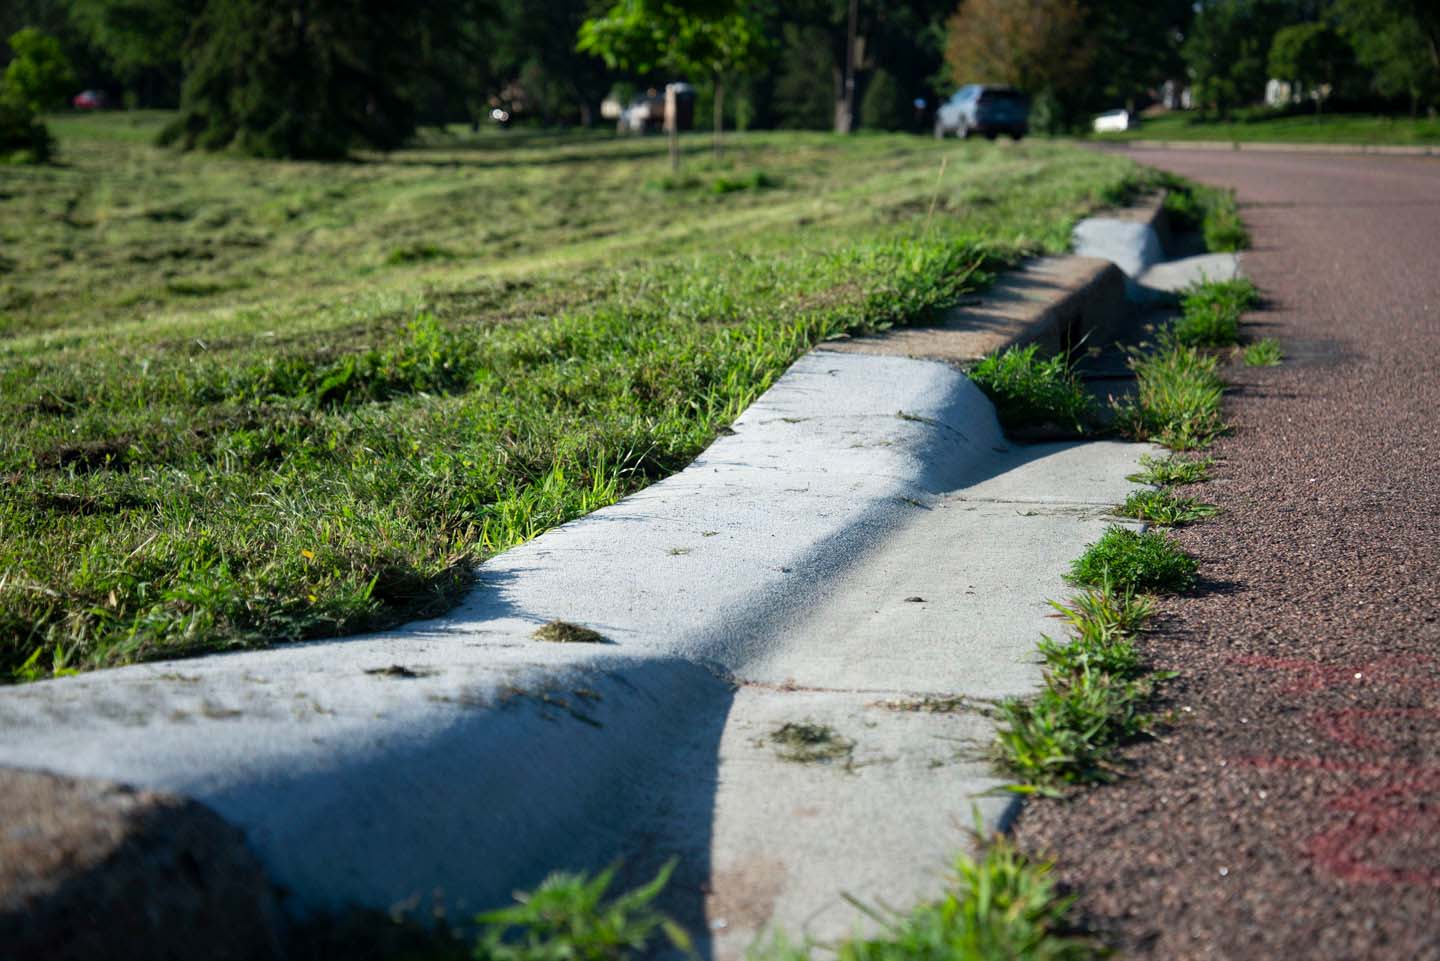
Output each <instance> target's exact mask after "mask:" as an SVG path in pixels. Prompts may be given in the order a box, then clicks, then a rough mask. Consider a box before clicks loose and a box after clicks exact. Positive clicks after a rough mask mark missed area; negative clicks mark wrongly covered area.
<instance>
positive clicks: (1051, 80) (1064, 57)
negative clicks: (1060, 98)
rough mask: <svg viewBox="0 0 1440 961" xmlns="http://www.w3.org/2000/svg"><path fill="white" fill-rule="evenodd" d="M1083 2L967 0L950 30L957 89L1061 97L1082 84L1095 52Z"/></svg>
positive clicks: (949, 57) (948, 51)
mask: <svg viewBox="0 0 1440 961" xmlns="http://www.w3.org/2000/svg"><path fill="white" fill-rule="evenodd" d="M1085 27H1086V25H1085V11H1084V10H1083V9H1082V8H1081V6H1080V4H1079V2H1078V0H963V2H962V3H961V4H960V7H959V9H957V10H956V11H955V13H954V14H952V15H951V17H950V20H949V21H948V22H947V24H946V28H945V66H946V68H947V70H948V72H949V75H950V79H951V81H953V82H954V83H955V84H957V85H958V84H966V83H995V84H1009V85H1010V86H1013V87H1016V88H1018V89H1020V90H1023V91H1025V92H1027V93H1031V94H1041V93H1046V92H1050V93H1055V92H1059V91H1061V90H1062V89H1063V88H1065V87H1067V86H1068V85H1070V84H1073V83H1076V82H1078V81H1080V80H1082V79H1083V78H1084V77H1085V75H1086V71H1087V70H1088V69H1089V67H1090V64H1091V62H1092V60H1093V59H1094V55H1095V50H1094V46H1093V45H1092V44H1091V42H1090V40H1089V38H1088V36H1087V34H1086V29H1085Z"/></svg>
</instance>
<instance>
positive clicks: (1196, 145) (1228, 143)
mask: <svg viewBox="0 0 1440 961" xmlns="http://www.w3.org/2000/svg"><path fill="white" fill-rule="evenodd" d="M1094 142H1095V143H1102V144H1107V145H1114V146H1120V147H1128V148H1133V149H1136V150H1249V151H1254V152H1258V153H1321V154H1377V155H1381V156H1391V157H1440V144H1417V145H1398V144H1397V145H1388V144H1346V143H1271V142H1255V141H1241V140H1097V141H1094Z"/></svg>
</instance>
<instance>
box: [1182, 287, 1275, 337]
mask: <svg viewBox="0 0 1440 961" xmlns="http://www.w3.org/2000/svg"><path fill="white" fill-rule="evenodd" d="M1258 302H1259V294H1258V292H1257V291H1256V289H1255V285H1254V284H1252V283H1251V282H1250V281H1249V280H1246V279H1245V278H1243V277H1242V278H1238V279H1236V280H1226V281H1207V282H1205V283H1200V284H1196V285H1194V286H1193V287H1190V288H1188V289H1187V290H1185V291H1183V292H1182V293H1181V298H1180V311H1181V313H1180V318H1179V319H1178V320H1177V321H1175V323H1174V324H1173V325H1172V326H1171V333H1172V335H1173V336H1174V338H1175V340H1177V341H1178V342H1180V343H1182V344H1185V345H1186V346H1190V347H1230V346H1233V345H1234V344H1236V343H1238V342H1239V340H1240V317H1241V315H1242V314H1244V313H1245V311H1247V310H1249V309H1250V308H1251V307H1253V306H1255V304H1256V303H1258Z"/></svg>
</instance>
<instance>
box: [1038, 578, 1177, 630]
mask: <svg viewBox="0 0 1440 961" xmlns="http://www.w3.org/2000/svg"><path fill="white" fill-rule="evenodd" d="M1050 606H1051V607H1053V608H1054V609H1055V611H1056V613H1057V614H1058V615H1059V616H1060V617H1061V618H1062V619H1063V620H1064V621H1065V622H1066V623H1067V624H1068V625H1070V627H1071V629H1072V630H1074V631H1075V633H1076V634H1077V635H1080V636H1082V637H1083V636H1084V635H1086V634H1087V633H1093V634H1097V635H1099V636H1100V637H1102V638H1112V637H1120V636H1122V635H1126V634H1135V633H1137V632H1138V631H1139V630H1140V628H1141V627H1143V626H1144V624H1145V622H1146V621H1148V620H1149V619H1150V618H1151V617H1152V616H1153V615H1154V613H1155V602H1154V601H1153V600H1151V599H1150V598H1149V597H1146V596H1145V595H1144V594H1137V593H1135V592H1134V591H1133V590H1126V591H1117V590H1115V589H1113V588H1112V587H1111V586H1110V584H1109V583H1108V582H1107V583H1103V584H1101V585H1100V586H1099V587H1095V588H1090V589H1088V590H1085V591H1081V592H1080V593H1079V594H1076V595H1075V596H1074V597H1072V598H1070V599H1069V600H1068V601H1065V602H1061V601H1051V602H1050Z"/></svg>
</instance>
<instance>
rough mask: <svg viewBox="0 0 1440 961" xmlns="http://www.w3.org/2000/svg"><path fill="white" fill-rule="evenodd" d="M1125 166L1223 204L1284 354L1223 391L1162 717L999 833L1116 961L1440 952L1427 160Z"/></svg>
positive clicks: (1166, 655) (1168, 628)
mask: <svg viewBox="0 0 1440 961" xmlns="http://www.w3.org/2000/svg"><path fill="white" fill-rule="evenodd" d="M1133 156H1134V157H1135V158H1136V159H1137V160H1139V161H1140V162H1142V163H1146V164H1150V165H1153V166H1157V167H1162V168H1164V169H1168V170H1172V171H1175V172H1176V173H1179V174H1182V175H1184V176H1187V177H1191V178H1193V179H1195V180H1199V181H1203V182H1206V183H1212V184H1219V185H1224V186H1230V187H1234V188H1235V189H1236V190H1237V191H1238V195H1239V198H1240V202H1241V208H1242V214H1243V216H1244V218H1245V221H1246V223H1247V224H1248V226H1249V227H1250V230H1251V233H1252V235H1253V240H1254V243H1253V249H1252V250H1251V251H1250V252H1248V253H1246V254H1245V256H1244V261H1243V262H1244V269H1245V272H1246V273H1247V274H1249V275H1250V276H1251V277H1252V278H1253V279H1254V280H1255V282H1256V283H1257V284H1258V285H1259V287H1260V289H1261V292H1262V293H1263V294H1264V296H1265V297H1266V298H1267V300H1268V304H1267V307H1266V309H1264V310H1262V311H1259V312H1257V313H1255V314H1253V315H1251V316H1250V317H1249V318H1248V321H1249V327H1248V328H1247V330H1248V331H1249V332H1250V333H1251V334H1252V335H1254V336H1272V337H1275V338H1277V339H1279V341H1280V343H1281V346H1282V348H1283V349H1284V351H1285V353H1286V355H1287V359H1286V363H1285V365H1284V366H1282V367H1279V368H1271V369H1247V368H1244V367H1240V366H1232V367H1231V368H1229V370H1228V371H1227V375H1228V377H1229V379H1230V380H1231V382H1232V383H1233V384H1234V385H1235V386H1234V390H1233V391H1232V392H1231V394H1230V396H1229V397H1228V399H1227V406H1226V415H1227V419H1228V420H1229V421H1230V423H1232V424H1233V425H1234V428H1235V429H1234V432H1233V434H1231V435H1230V436H1229V437H1227V438H1225V439H1223V440H1222V441H1220V442H1219V443H1218V444H1217V445H1216V446H1215V449H1214V451H1213V453H1214V454H1215V455H1216V456H1217V458H1218V463H1217V465H1216V468H1215V470H1214V471H1213V476H1214V478H1215V479H1214V480H1213V481H1212V482H1211V483H1209V484H1206V485H1202V486H1200V487H1197V488H1195V489H1194V491H1192V493H1196V494H1199V495H1201V496H1202V497H1203V498H1204V499H1206V500H1209V501H1212V502H1214V503H1216V504H1218V505H1219V506H1220V507H1221V508H1222V510H1223V513H1222V514H1221V515H1220V516H1219V517H1217V518H1215V519H1214V520H1212V521H1209V522H1207V523H1204V524H1201V525H1198V526H1196V527H1193V528H1189V529H1186V530H1184V531H1181V532H1180V533H1179V534H1178V535H1177V536H1178V538H1179V540H1180V541H1181V542H1182V543H1183V544H1184V546H1185V547H1186V548H1187V549H1189V550H1190V551H1191V552H1192V553H1194V554H1195V555H1197V556H1198V557H1199V559H1200V561H1201V564H1202V568H1201V570H1202V574H1203V575H1204V577H1205V578H1206V584H1205V585H1204V587H1203V588H1202V590H1201V591H1199V592H1197V593H1196V594H1195V595H1193V596H1190V597H1186V598H1180V599H1176V600H1174V601H1170V602H1167V603H1166V605H1165V616H1164V617H1163V618H1162V619H1161V620H1160V623H1159V624H1158V625H1157V628H1156V631H1155V633H1154V634H1153V635H1151V636H1150V637H1149V638H1148V639H1147V649H1148V652H1149V653H1150V655H1151V656H1152V658H1153V660H1154V661H1155V663H1156V664H1157V665H1158V666H1159V667H1160V668H1162V669H1172V670H1175V671H1177V672H1179V676H1178V678H1177V679H1176V680H1175V681H1173V682H1172V683H1171V684H1170V685H1169V687H1168V689H1167V690H1168V703H1167V705H1166V707H1167V708H1169V709H1171V710H1173V711H1174V712H1175V717H1176V720H1175V722H1174V723H1173V725H1171V726H1170V727H1169V728H1168V729H1167V730H1166V731H1165V732H1164V734H1163V736H1162V737H1161V738H1160V739H1158V740H1153V741H1149V742H1146V743H1144V744H1141V745H1137V746H1136V747H1135V748H1133V749H1132V750H1131V751H1130V752H1129V757H1130V759H1131V760H1132V761H1133V764H1134V768H1133V772H1132V775H1131V776H1130V777H1128V778H1127V779H1125V780H1123V781H1121V782H1119V783H1117V784H1115V785H1111V786H1107V787H1102V788H1099V789H1097V790H1093V791H1089V792H1086V793H1083V794H1081V795H1078V796H1077V797H1076V798H1074V799H1071V800H1068V801H1063V802H1040V803H1036V804H1033V805H1031V806H1030V807H1029V808H1027V810H1026V812H1025V813H1024V814H1023V815H1022V817H1021V820H1020V824H1019V826H1018V829H1017V833H1018V836H1019V838H1020V840H1021V842H1022V843H1023V844H1024V845H1025V846H1027V847H1029V848H1031V849H1038V850H1046V851H1048V852H1050V853H1051V854H1052V855H1053V856H1055V857H1057V858H1058V860H1059V873H1060V875H1061V876H1062V878H1063V879H1064V880H1065V881H1066V882H1068V883H1069V884H1071V885H1073V886H1074V888H1075V890H1076V892H1077V893H1078V894H1079V895H1080V897H1081V901H1080V905H1081V907H1082V909H1083V911H1084V914H1085V916H1086V920H1087V921H1088V922H1089V923H1090V924H1091V925H1092V926H1093V927H1094V928H1095V929H1096V930H1097V931H1098V932H1099V933H1100V934H1101V935H1102V937H1103V938H1104V940H1106V941H1108V942H1109V943H1111V944H1113V945H1115V946H1116V947H1118V948H1120V949H1121V952H1122V955H1123V956H1125V957H1134V958H1155V959H1165V961H1184V959H1192V958H1207V959H1227V961H1240V959H1287V961H1288V959H1341V958H1344V959H1371V958H1386V959H1392V958H1393V959H1397V961H1399V959H1404V961H1417V959H1440V426H1437V425H1440V420H1437V418H1440V160H1435V159H1423V158H1413V159H1412V158H1388V157H1383V158H1382V157H1350V156H1323V155H1309V154H1261V153H1245V152H1234V153H1230V152H1225V153H1214V152H1204V153H1202V152H1199V151H1194V152H1187V151H1150V150H1145V151H1135V152H1134V153H1133Z"/></svg>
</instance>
